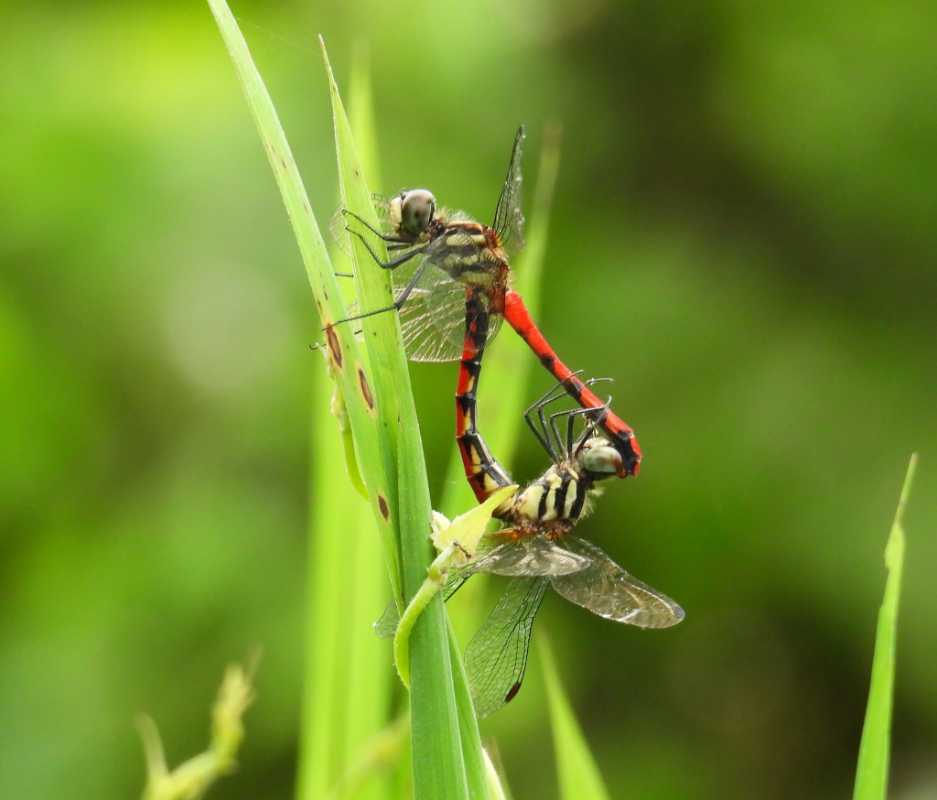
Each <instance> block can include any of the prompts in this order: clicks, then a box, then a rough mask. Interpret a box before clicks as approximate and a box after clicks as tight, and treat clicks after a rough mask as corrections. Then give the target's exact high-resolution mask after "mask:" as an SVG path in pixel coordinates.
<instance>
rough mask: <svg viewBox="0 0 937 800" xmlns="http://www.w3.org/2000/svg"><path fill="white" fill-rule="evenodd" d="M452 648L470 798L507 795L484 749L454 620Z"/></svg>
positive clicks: (493, 798) (491, 799)
mask: <svg viewBox="0 0 937 800" xmlns="http://www.w3.org/2000/svg"><path fill="white" fill-rule="evenodd" d="M449 647H450V654H451V658H452V665H453V666H452V668H453V670H457V675H456V678H457V679H456V681H455V698H456V706H457V707H458V713H459V729H460V731H461V733H462V746H463V757H464V758H465V772H466V776H467V780H468V790H469V797H471V798H473V800H485V798H489V800H499V798H503V797H504V795H505V792H504V790H503V788H502V787H501V785H500V781H499V778H498V774H497V773H496V772H494V771H493V769H492V768H491V765H490V762H488V761H487V757H486V756H485V753H484V751H483V750H482V743H481V736H480V733H479V730H478V719H477V717H476V716H475V705H474V703H473V702H472V694H471V692H470V691H469V686H468V677H467V676H466V673H465V667H464V666H463V664H462V656H461V654H460V652H459V640H458V639H457V638H456V635H455V631H454V630H453V628H452V625H451V623H450V625H449Z"/></svg>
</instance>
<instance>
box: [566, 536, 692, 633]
mask: <svg viewBox="0 0 937 800" xmlns="http://www.w3.org/2000/svg"><path fill="white" fill-rule="evenodd" d="M565 544H566V546H567V547H568V548H569V549H570V552H574V553H576V554H578V555H580V556H583V557H586V558H588V559H589V560H590V561H591V564H590V565H589V567H588V568H587V569H584V570H582V571H581V572H578V573H576V574H574V575H564V576H559V577H555V578H553V579H552V581H551V582H552V584H553V588H554V589H556V591H557V592H559V594H561V595H563V597H565V598H566V599H567V600H569V601H570V602H572V603H576V604H577V605H580V606H582V607H583V608H586V609H588V610H589V611H591V612H592V613H593V614H597V615H598V616H600V617H605V618H606V619H610V620H613V621H615V622H623V623H627V624H629V625H637V626H638V627H639V628H669V627H670V626H671V625H676V624H677V623H678V622H680V621H681V620H682V619H683V617H684V616H685V613H684V611H683V609H682V608H681V607H680V606H679V605H678V604H677V603H675V602H674V601H673V600H671V599H670V598H669V597H667V595H665V594H663V593H661V592H658V591H657V590H656V589H652V588H651V587H650V586H648V585H647V584H646V583H644V582H643V581H639V580H638V579H637V578H635V577H634V576H633V575H630V574H629V573H627V572H626V571H625V570H624V569H622V568H621V567H620V566H619V565H618V564H616V563H615V562H614V561H612V559H611V558H610V557H609V556H608V554H607V553H606V552H605V551H604V550H602V548H600V547H598V546H597V545H594V544H592V543H591V542H587V541H585V540H584V539H578V538H576V537H574V536H570V537H567V538H566V540H565Z"/></svg>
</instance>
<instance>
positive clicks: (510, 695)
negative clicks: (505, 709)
mask: <svg viewBox="0 0 937 800" xmlns="http://www.w3.org/2000/svg"><path fill="white" fill-rule="evenodd" d="M520 690H521V682H520V681H518V682H517V683H515V684H514V685H513V686H512V687H511V688H510V689H508V693H507V694H506V695H505V696H504V702H505V703H510V702H511V701H512V700H513V699H514V698H515V697H517V693H518V692H519V691H520Z"/></svg>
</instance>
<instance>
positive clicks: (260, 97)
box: [208, 0, 402, 596]
mask: <svg viewBox="0 0 937 800" xmlns="http://www.w3.org/2000/svg"><path fill="white" fill-rule="evenodd" d="M208 5H209V7H210V8H211V11H212V14H213V15H214V17H215V21H216V22H217V24H218V29H219V31H220V32H221V36H222V39H223V40H224V43H225V46H226V47H227V49H228V53H229V54H230V56H231V60H232V62H233V63H234V66H235V69H236V70H237V73H238V77H239V78H240V81H241V85H242V88H243V89H244V94H245V96H246V98H247V104H248V107H249V108H250V110H251V113H252V115H253V117H254V122H255V123H256V125H257V130H258V132H259V134H260V138H261V141H262V143H263V145H264V150H265V151H266V153H267V158H268V159H269V161H270V166H271V168H272V169H273V174H274V177H275V178H276V181H277V186H278V187H279V189H280V194H281V196H282V197H283V203H284V205H285V206H286V210H287V214H288V215H289V218H290V223H291V224H292V227H293V234H294V235H295V237H296V242H297V244H298V245H299V250H300V254H301V255H302V259H303V264H304V265H305V268H306V275H307V277H308V279H309V285H310V287H311V289H312V295H313V299H314V300H315V304H316V308H317V310H318V312H319V319H320V320H321V322H322V324H323V325H324V326H325V330H326V342H327V346H326V351H327V354H328V356H329V362H330V365H331V367H332V373H333V375H334V376H335V377H336V380H337V382H338V385H339V387H340V388H341V391H342V395H343V397H344V400H345V406H346V409H347V413H348V420H349V422H350V424H351V430H352V433H353V437H354V444H355V451H356V453H357V464H358V467H359V469H360V472H361V477H362V479H363V480H364V483H365V485H366V487H367V490H368V494H369V496H370V498H371V507H372V510H373V513H374V516H375V519H376V520H377V524H378V529H379V530H380V532H381V538H382V541H383V544H384V549H385V552H386V556H387V557H386V559H385V561H386V568H387V569H388V571H389V573H390V579H391V584H392V586H393V587H394V593H395V596H399V595H400V593H401V588H402V583H401V575H400V563H399V552H398V548H397V541H396V537H395V535H394V529H393V526H392V519H391V515H390V514H389V513H387V511H386V509H387V507H388V506H389V501H388V500H387V498H389V497H392V496H396V469H395V468H392V467H393V464H392V463H389V461H388V460H387V459H386V458H385V455H384V453H383V452H382V451H381V449H380V441H381V439H380V437H379V435H378V420H377V415H376V414H375V413H374V410H373V409H372V408H371V407H370V405H369V403H368V399H367V396H368V387H369V386H370V383H371V377H370V371H369V369H368V365H367V364H366V363H365V362H364V360H363V359H362V358H361V356H360V354H359V352H358V345H357V343H356V342H355V340H354V336H353V335H352V330H351V328H350V326H348V325H338V326H334V327H333V326H332V325H333V323H334V322H336V321H337V320H340V319H344V318H345V316H347V314H346V311H345V305H344V303H343V301H342V295H341V292H340V291H339V288H338V286H337V284H336V278H335V270H334V268H333V266H332V262H331V260H330V259H329V254H328V251H327V250H326V247H325V242H324V241H323V239H322V234H321V232H320V230H319V225H318V223H317V221H316V218H315V215H314V214H313V213H312V208H311V206H310V204H309V198H308V196H307V194H306V189H305V186H304V185H303V182H302V179H301V178H300V175H299V170H298V168H297V167H296V162H295V160H294V158H293V154H292V151H291V150H290V146H289V143H288V142H287V139H286V135H285V134H284V132H283V128H282V126H281V125H280V120H279V118H278V117H277V113H276V109H275V108H274V105H273V101H272V100H271V99H270V95H269V93H268V92H267V88H266V86H265V85H264V82H263V80H262V79H261V77H260V73H259V72H258V71H257V67H256V66H255V65H254V62H253V59H252V58H251V54H250V51H249V49H248V47H247V42H245V41H244V37H243V35H242V34H241V31H240V29H239V28H238V25H237V22H236V21H235V19H234V16H233V15H232V14H231V10H230V9H229V8H228V4H227V3H226V2H225V0H208Z"/></svg>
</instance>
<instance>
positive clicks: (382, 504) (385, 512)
mask: <svg viewBox="0 0 937 800" xmlns="http://www.w3.org/2000/svg"><path fill="white" fill-rule="evenodd" d="M377 507H378V509H379V510H380V512H381V516H382V517H384V519H385V520H389V519H390V508H389V507H388V505H387V501H386V500H385V499H384V495H382V494H379V495H378V496H377Z"/></svg>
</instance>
